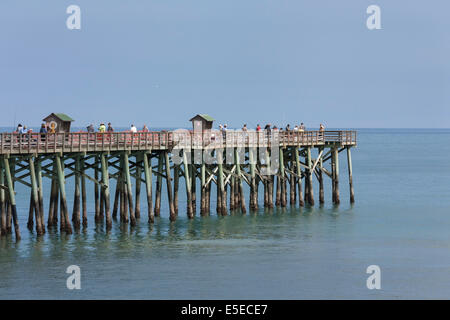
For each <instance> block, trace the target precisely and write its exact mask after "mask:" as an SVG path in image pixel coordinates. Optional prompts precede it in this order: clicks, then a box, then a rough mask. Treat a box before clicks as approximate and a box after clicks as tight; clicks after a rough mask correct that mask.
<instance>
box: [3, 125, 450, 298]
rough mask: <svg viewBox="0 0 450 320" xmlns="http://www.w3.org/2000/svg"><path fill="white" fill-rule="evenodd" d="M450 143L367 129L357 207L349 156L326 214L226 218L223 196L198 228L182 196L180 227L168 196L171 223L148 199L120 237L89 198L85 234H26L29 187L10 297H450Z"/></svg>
mask: <svg viewBox="0 0 450 320" xmlns="http://www.w3.org/2000/svg"><path fill="white" fill-rule="evenodd" d="M449 140H450V130H446V129H442V130H431V129H430V130H426V129H420V130H419V129H370V130H369V129H360V130H358V147H357V148H354V149H352V157H353V175H354V185H355V198H356V203H355V204H354V205H353V206H351V205H350V203H349V197H348V179H347V165H346V158H345V157H344V154H342V155H341V161H340V166H341V167H340V172H341V179H340V182H341V183H340V190H341V205H340V206H338V207H335V206H333V205H332V204H331V194H330V190H331V185H330V183H329V179H326V184H325V188H326V195H325V198H326V204H325V205H324V206H323V207H320V206H319V205H318V204H317V205H315V206H314V207H312V208H298V207H288V208H285V209H274V210H271V211H268V210H265V209H264V208H261V209H260V210H259V211H258V212H257V213H251V214H247V215H241V214H233V215H229V216H226V217H218V216H216V214H215V212H214V209H215V202H214V201H213V200H214V197H212V198H211V200H212V201H211V209H212V213H211V216H209V217H199V215H198V213H197V216H196V217H195V219H193V220H191V221H190V220H188V219H187V218H186V216H185V214H184V208H185V202H184V201H183V200H184V197H183V196H182V194H183V193H182V191H183V190H180V211H179V218H178V220H177V221H176V222H175V223H172V224H171V223H170V222H169V221H168V210H167V200H166V198H165V197H163V199H162V205H163V207H162V210H161V218H157V219H156V221H155V223H154V225H149V224H148V223H147V219H146V216H145V214H146V204H145V198H144V197H143V196H142V198H143V199H142V205H141V207H142V218H141V220H140V221H139V223H138V225H137V226H136V227H135V228H130V226H121V225H120V223H119V222H115V223H114V225H113V229H112V230H111V232H109V233H107V232H105V228H104V225H99V226H95V224H94V222H93V205H92V204H93V203H92V202H93V201H92V200H93V197H92V193H89V192H88V196H89V195H91V197H90V198H89V201H90V203H89V218H90V220H89V227H88V228H87V229H86V230H81V231H80V232H79V233H78V234H76V233H74V234H73V235H70V236H68V235H64V234H62V235H61V234H59V232H52V231H51V230H47V233H46V234H45V236H43V237H40V238H38V237H36V235H35V233H30V232H29V231H28V230H27V229H26V220H27V216H28V208H27V206H28V201H29V190H27V189H26V188H25V187H18V188H17V198H18V210H19V217H20V225H21V231H22V238H23V239H22V241H20V242H18V243H16V242H15V241H14V237H8V238H2V239H1V240H0V298H1V299H29V298H33V299H113V298H117V299H250V298H252V299H431V298H449V297H450V281H449V277H450V161H449V157H450V144H449V143H448V141H449ZM71 185H72V184H71V183H70V182H68V188H69V191H68V194H69V195H72V193H71V191H70V187H71ZM89 185H91V184H89ZM180 186H182V184H180ZM48 189H49V188H48V184H47V187H46V202H45V209H46V210H47V209H48ZM164 189H165V186H163V191H164ZM88 190H89V189H88ZM315 191H316V193H315V195H316V198H317V185H315ZM213 194H215V192H212V195H213ZM69 198H71V197H69ZM316 200H317V199H316ZM317 202H318V201H317ZM68 205H69V208H70V209H71V205H72V203H71V202H70V201H69V204H68ZM261 205H262V201H260V206H261ZM247 207H248V197H247ZM46 214H47V213H46ZM69 265H78V266H79V267H80V268H81V290H68V289H67V287H66V279H67V277H68V276H69V274H67V273H66V268H67V267H68V266H69ZM369 265H378V266H379V267H380V269H381V289H380V290H369V289H368V288H367V286H366V280H367V278H368V276H369V274H367V273H366V269H367V267H368V266H369Z"/></svg>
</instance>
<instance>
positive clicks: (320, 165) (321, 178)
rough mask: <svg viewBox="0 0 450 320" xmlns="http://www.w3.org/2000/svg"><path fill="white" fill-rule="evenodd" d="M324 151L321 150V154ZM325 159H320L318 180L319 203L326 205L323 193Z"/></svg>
mask: <svg viewBox="0 0 450 320" xmlns="http://www.w3.org/2000/svg"><path fill="white" fill-rule="evenodd" d="M322 151H323V147H321V148H319V153H320V152H322ZM322 169H323V157H320V159H319V170H318V173H317V178H318V180H319V203H320V204H324V203H325V195H324V191H323V172H322Z"/></svg>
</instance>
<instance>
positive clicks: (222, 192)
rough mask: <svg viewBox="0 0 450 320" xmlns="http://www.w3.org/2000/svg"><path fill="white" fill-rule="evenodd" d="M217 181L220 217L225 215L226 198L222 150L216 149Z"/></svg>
mask: <svg viewBox="0 0 450 320" xmlns="http://www.w3.org/2000/svg"><path fill="white" fill-rule="evenodd" d="M216 151H217V167H218V170H217V181H218V183H219V185H218V188H219V194H220V204H219V214H221V215H222V216H226V215H227V198H226V194H225V182H224V179H223V150H222V149H217V150H216Z"/></svg>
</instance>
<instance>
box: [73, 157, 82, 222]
mask: <svg viewBox="0 0 450 320" xmlns="http://www.w3.org/2000/svg"><path fill="white" fill-rule="evenodd" d="M80 172H81V160H80V156H76V157H75V190H74V196H73V198H74V199H73V211H72V222H73V227H74V229H75V230H79V229H80V224H81V222H80V195H81V193H80V184H81V181H80Z"/></svg>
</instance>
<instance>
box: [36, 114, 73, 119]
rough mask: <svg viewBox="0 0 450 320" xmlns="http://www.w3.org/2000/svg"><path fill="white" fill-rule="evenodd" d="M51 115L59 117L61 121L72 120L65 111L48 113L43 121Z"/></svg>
mask: <svg viewBox="0 0 450 320" xmlns="http://www.w3.org/2000/svg"><path fill="white" fill-rule="evenodd" d="M51 115H54V116H55V117H57V118H59V119H60V120H61V121H74V120H73V119H72V118H71V117H69V116H68V115H67V114H65V113H51V114H50V115H48V116H47V117H45V118H44V119H43V120H44V121H45V120H47V118H48V117H50V116H51Z"/></svg>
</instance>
